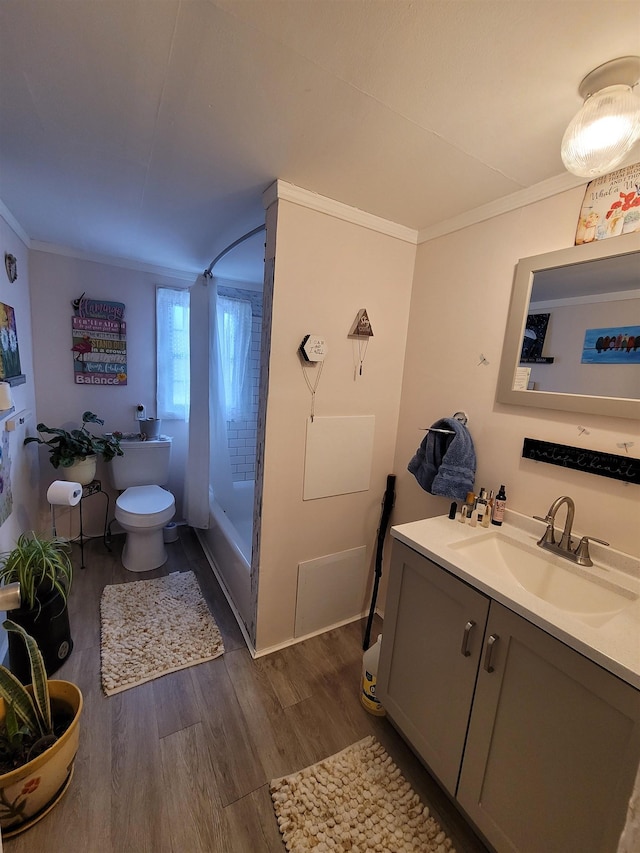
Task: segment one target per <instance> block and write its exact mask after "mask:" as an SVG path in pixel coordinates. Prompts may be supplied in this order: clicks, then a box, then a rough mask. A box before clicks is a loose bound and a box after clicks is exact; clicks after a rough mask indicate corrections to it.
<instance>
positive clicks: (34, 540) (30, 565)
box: [0, 531, 73, 610]
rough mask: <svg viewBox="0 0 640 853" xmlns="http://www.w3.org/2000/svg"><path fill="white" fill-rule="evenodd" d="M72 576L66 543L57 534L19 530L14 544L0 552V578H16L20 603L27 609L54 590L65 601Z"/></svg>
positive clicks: (34, 605) (39, 602)
mask: <svg viewBox="0 0 640 853" xmlns="http://www.w3.org/2000/svg"><path fill="white" fill-rule="evenodd" d="M72 577H73V568H72V565H71V559H70V557H69V544H68V543H67V542H66V541H65V540H64V539H60V538H58V537H53V538H50V539H49V538H44V537H40V536H38V535H36V534H35V533H34V532H33V531H31V532H25V533H21V534H20V536H19V537H18V540H17V542H16V544H15V547H14V548H13V549H12V550H11V551H6V552H5V553H4V554H0V582H1V583H4V584H9V583H14V582H15V581H18V583H19V584H20V595H21V598H22V605H23V607H26V608H27V609H29V610H33V609H34V608H35V607H36V606H40V605H41V604H42V601H43V600H44V599H45V598H46V597H48V596H49V595H50V593H51V592H54V591H55V592H57V593H59V594H60V596H61V597H62V603H63V605H64V604H65V603H66V600H67V594H68V592H69V589H70V587H71V580H72Z"/></svg>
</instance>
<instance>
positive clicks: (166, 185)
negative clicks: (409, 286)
mask: <svg viewBox="0 0 640 853" xmlns="http://www.w3.org/2000/svg"><path fill="white" fill-rule="evenodd" d="M637 53H640V2H638V0H620V1H619V2H617V1H616V0H600V1H599V2H589V0H548V2H547V0H181V2H178V0H126V2H124V1H122V2H113V1H112V0H41V1H40V2H36V0H2V3H0V201H1V202H2V204H3V205H4V210H5V212H8V213H9V214H10V216H11V217H13V220H14V221H15V222H16V223H17V224H18V225H19V226H20V228H21V229H22V231H23V233H24V234H26V236H27V237H28V238H29V240H30V241H31V245H35V246H36V247H37V248H45V247H46V246H45V245H44V244H49V246H50V247H51V248H52V250H53V249H54V247H55V250H70V251H72V252H75V253H78V254H80V255H84V256H90V257H105V256H106V257H110V258H120V259H122V258H124V259H130V260H132V261H135V262H138V263H140V264H145V265H152V266H155V267H164V268H168V269H173V270H182V271H185V272H188V273H193V272H201V271H202V270H203V269H204V268H205V267H207V266H208V265H209V263H210V262H211V260H212V259H213V258H214V257H215V256H216V255H217V254H218V253H219V252H220V251H221V250H222V249H224V248H225V246H227V245H228V244H229V243H231V242H232V241H233V240H235V239H237V238H238V237H239V236H241V235H242V234H243V233H245V232H247V231H249V230H251V229H252V228H254V227H255V226H256V225H259V224H260V223H261V222H263V221H264V210H263V207H262V201H261V197H262V193H263V191H264V190H265V189H266V188H267V186H269V184H271V183H272V182H273V180H274V179H276V178H279V179H281V180H284V181H287V182H289V183H291V184H294V185H296V186H298V187H302V188H304V189H307V190H310V191H312V192H314V193H319V194H320V195H323V196H327V197H328V198H331V199H335V200H337V201H340V202H343V203H346V204H348V205H351V206H353V207H356V208H360V209H362V210H365V211H368V212H369V213H372V214H375V215H377V216H380V217H383V218H384V219H388V220H391V221H393V222H396V223H400V224H402V225H405V226H407V227H409V228H412V229H416V230H417V231H419V232H425V233H427V234H428V231H429V229H430V228H433V226H435V225H437V224H438V223H441V222H442V221H443V220H451V219H454V220H455V218H456V217H460V216H461V215H462V214H464V213H465V212H467V211H470V210H473V209H475V208H478V207H480V206H482V205H486V204H490V203H491V202H495V201H497V200H499V199H503V198H504V197H506V196H510V195H512V194H514V193H518V192H521V191H523V190H526V189H527V188H530V187H532V186H535V185H537V184H539V183H540V182H543V181H547V180H549V179H552V178H555V177H556V176H559V175H562V174H563V173H564V168H563V166H562V163H561V160H560V153H559V150H560V141H561V139H562V134H563V132H564V129H565V127H566V125H567V124H568V122H569V120H570V119H571V117H572V116H573V114H574V113H575V112H576V111H577V109H578V108H579V106H580V99H579V96H578V93H577V88H578V84H579V83H580V80H581V79H582V77H583V76H584V75H585V74H587V73H588V72H589V71H590V70H592V69H593V68H595V67H596V66H597V65H599V64H601V63H602V62H605V61H607V60H609V59H613V58H615V57H618V56H623V55H627V54H637ZM629 159H630V160H632V161H633V160H638V159H640V157H638V156H637V152H636V156H635V157H631V158H629ZM576 183H577V181H576ZM253 242H254V246H255V247H256V249H257V251H258V253H259V254H260V253H261V247H262V240H261V239H258V240H257V241H255V240H254V241H253ZM232 255H233V253H230V254H229V256H228V260H230V259H231V257H232ZM225 263H226V262H225V261H223V262H221V265H220V267H222V266H223V265H224V264H225ZM226 269H228V270H229V271H231V269H232V268H231V266H229V267H227V268H226ZM216 273H218V274H220V269H219V268H218V267H216Z"/></svg>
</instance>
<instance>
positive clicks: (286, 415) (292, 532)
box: [256, 200, 415, 649]
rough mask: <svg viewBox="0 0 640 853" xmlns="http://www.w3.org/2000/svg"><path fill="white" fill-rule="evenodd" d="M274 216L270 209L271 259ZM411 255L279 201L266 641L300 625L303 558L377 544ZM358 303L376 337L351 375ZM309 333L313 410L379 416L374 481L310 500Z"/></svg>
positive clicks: (261, 637)
mask: <svg viewBox="0 0 640 853" xmlns="http://www.w3.org/2000/svg"><path fill="white" fill-rule="evenodd" d="M272 221H273V210H272V208H270V209H269V211H268V217H267V224H268V248H267V257H269V256H270V255H269V252H270V251H271V249H270V244H271V242H272V241H273V239H274V235H273V233H272V229H271V227H270V226H271V223H272ZM414 257H415V245H412V244H411V243H408V242H403V241H402V240H400V239H397V238H394V237H390V236H387V235H385V234H381V233H376V232H375V231H372V230H369V229H367V228H365V227H363V226H361V225H356V224H353V223H350V222H345V221H342V220H340V219H337V218H335V217H332V216H329V215H327V214H324V213H320V212H317V211H314V210H309V209H307V208H304V207H301V206H298V205H296V204H292V203H290V202H288V201H283V200H280V201H279V202H277V230H276V234H275V281H274V299H273V321H272V327H271V328H272V331H271V353H270V361H269V369H270V381H269V396H268V406H267V416H266V447H265V460H264V484H263V485H264V491H263V501H262V542H261V550H260V568H259V579H258V610H257V643H256V645H257V648H258V649H264V648H267V647H270V646H273V645H276V644H278V643H281V642H286V641H287V640H289V639H290V638H291V637H293V635H294V618H295V607H296V584H297V568H298V563H300V562H302V561H306V560H311V559H314V558H316V557H321V556H324V555H327V554H333V553H338V552H342V551H344V550H347V549H350V548H357V547H359V546H362V545H366V546H367V547H368V549H369V553H371V552H372V549H373V545H374V543H375V535H376V530H377V525H378V521H379V516H380V502H381V500H382V495H383V492H384V488H385V485H386V476H387V474H389V473H391V472H392V465H393V454H394V448H395V443H396V430H397V422H398V406H399V401H400V387H401V382H402V367H403V359H404V346H405V339H406V330H407V322H408V313H409V300H410V293H411V279H412V274H413V264H414ZM265 296H266V294H265ZM360 308H366V309H367V312H368V315H369V319H370V320H371V325H372V328H373V332H374V336H373V338H371V339H370V341H369V345H368V349H367V354H366V359H365V362H364V370H363V374H362V376H360V375H357V377H356V379H355V380H354V352H355V353H357V344H354V342H353V341H352V340H350V339H349V338H348V334H349V331H350V328H351V325H352V323H353V321H354V320H355V317H356V314H357V312H358V310H359V309H360ZM265 311H266V305H265ZM309 333H313V334H321V335H324V336H325V337H326V339H327V341H328V345H329V355H328V357H327V359H326V362H325V365H324V369H323V373H322V378H321V381H320V383H319V385H318V389H317V395H316V407H315V408H316V415H317V416H322V415H324V416H327V415H371V414H372V415H375V419H376V420H375V439H374V450H373V463H372V472H371V484H370V488H369V490H368V491H364V492H356V493H352V494H346V495H337V496H334V497H326V498H320V499H317V500H310V501H303V500H302V491H303V474H304V458H305V435H306V424H307V419H308V417H309V413H310V406H311V396H310V392H309V389H308V388H307V385H306V383H305V380H304V377H303V373H302V368H301V364H300V360H299V357H298V354H297V350H298V347H299V345H300V343H301V341H302V339H303V337H304V336H305V334H309ZM354 346H355V348H356V349H355V350H354ZM313 378H315V377H313ZM327 595H331V592H330V590H327Z"/></svg>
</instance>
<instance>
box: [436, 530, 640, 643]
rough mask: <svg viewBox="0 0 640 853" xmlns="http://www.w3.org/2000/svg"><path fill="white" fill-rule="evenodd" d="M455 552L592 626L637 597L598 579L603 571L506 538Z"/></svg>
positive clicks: (492, 537) (494, 536)
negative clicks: (507, 578)
mask: <svg viewBox="0 0 640 853" xmlns="http://www.w3.org/2000/svg"><path fill="white" fill-rule="evenodd" d="M451 547H452V548H453V549H455V550H456V551H459V552H460V554H461V555H462V554H464V555H466V556H467V557H468V558H469V559H470V560H472V561H473V563H474V564H475V565H477V566H482V568H483V569H484V570H486V571H487V572H489V573H490V574H494V575H502V576H503V577H504V576H507V577H509V576H510V577H511V578H513V579H515V580H516V581H517V582H518V583H519V584H520V586H522V587H524V589H526V590H527V591H528V592H530V593H532V595H535V596H537V597H538V598H540V599H543V600H544V601H546V602H547V603H548V604H552V605H553V606H554V607H557V608H559V609H560V610H564V611H566V612H568V613H572V614H573V615H575V616H576V617H577V618H579V619H581V620H582V621H584V622H587V623H588V624H590V625H596V626H597V625H600V624H603V623H604V622H605V621H607V620H608V619H610V618H611V617H613V616H615V614H616V613H619V612H620V611H621V610H624V608H625V607H628V606H629V605H630V604H632V603H633V602H634V601H636V600H637V598H638V596H637V595H635V594H634V593H633V592H631V591H629V590H627V589H625V588H624V587H620V586H617V585H615V584H613V583H611V582H610V581H609V580H607V579H606V578H604V577H598V574H597V573H598V571H601V572H602V571H603V570H602V569H599V568H598V567H597V566H596V565H594V566H592V567H590V568H585V567H582V566H578V565H577V564H574V563H571V562H569V561H568V560H565V559H564V558H563V557H559V556H556V555H554V554H552V553H551V552H549V551H545V550H544V549H543V548H539V547H537V546H536V545H528V544H525V543H523V542H520V541H518V540H517V539H512V538H510V537H508V536H506V535H505V534H503V533H498V532H495V533H493V532H492V533H489V534H487V535H485V536H482V537H478V538H474V539H469V540H466V541H462V542H456V543H454V544H453V545H451Z"/></svg>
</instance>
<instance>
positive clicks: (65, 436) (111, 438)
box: [24, 412, 123, 485]
mask: <svg viewBox="0 0 640 853" xmlns="http://www.w3.org/2000/svg"><path fill="white" fill-rule="evenodd" d="M88 423H92V424H100V425H102V424H104V421H103V420H102V419H101V418H99V417H98V416H97V415H95V414H94V413H93V412H85V413H84V414H83V415H82V426H81V427H80V429H72V430H66V429H61V428H59V427H48V426H46V424H43V423H39V424H38V425H37V427H36V428H37V430H38V432H39V433H41V435H40V436H35V435H30V436H27V438H25V440H24V443H25V444H30V443H31V442H32V441H35V442H36V443H37V444H44V445H46V446H47V447H48V448H49V461H50V462H51V464H52V465H53V467H54V468H61V469H62V471H61V473H62V476H63V477H64V478H65V479H67V480H75V481H76V482H78V483H80V484H81V485H87V483H90V482H91V481H92V480H93V478H94V477H95V473H96V458H97V457H98V456H100V457H101V458H102V459H104V460H105V462H109V461H110V460H111V459H113V457H114V456H122V455H123V452H122V448H121V447H120V440H119V439H118V437H117V436H116V435H102V436H97V435H93V433H91V432H89V430H88V429H87V424H88ZM42 434H45V435H51V436H53V437H52V438H47V439H45V438H42Z"/></svg>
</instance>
